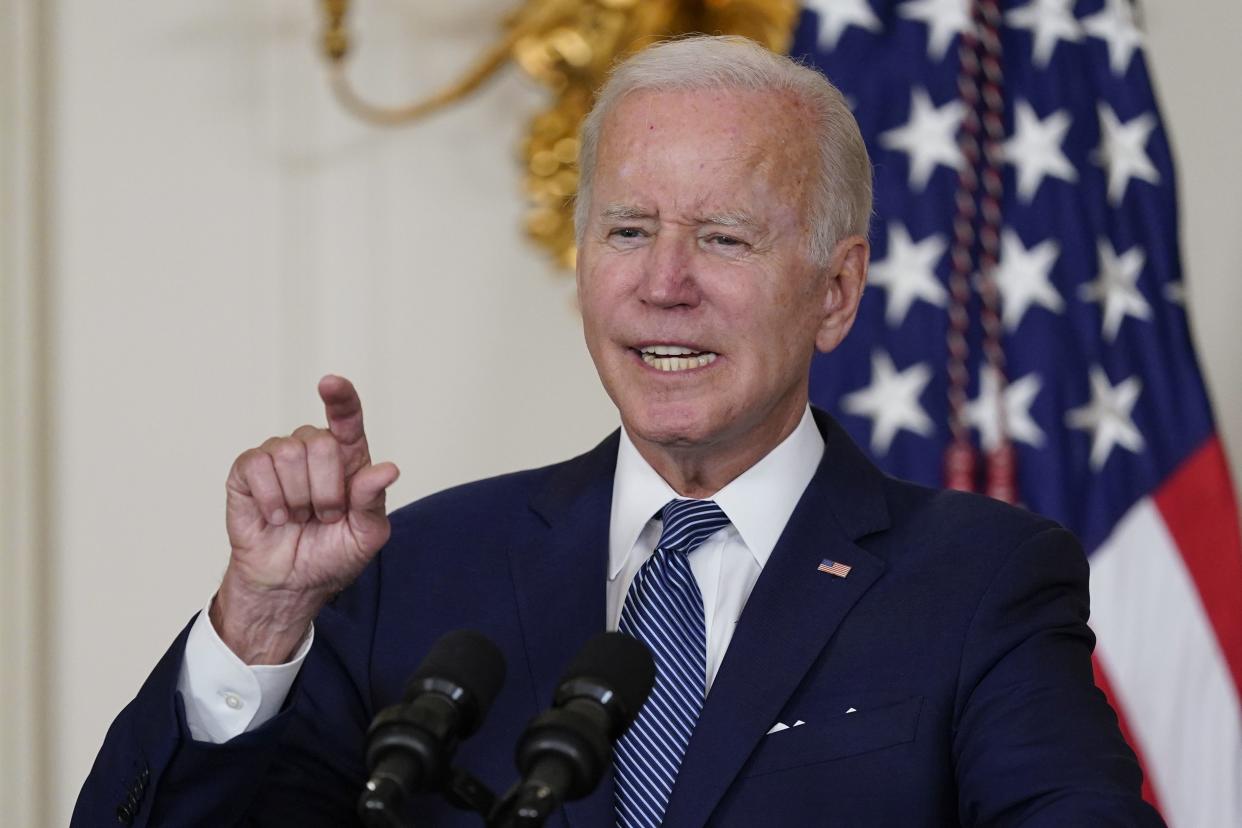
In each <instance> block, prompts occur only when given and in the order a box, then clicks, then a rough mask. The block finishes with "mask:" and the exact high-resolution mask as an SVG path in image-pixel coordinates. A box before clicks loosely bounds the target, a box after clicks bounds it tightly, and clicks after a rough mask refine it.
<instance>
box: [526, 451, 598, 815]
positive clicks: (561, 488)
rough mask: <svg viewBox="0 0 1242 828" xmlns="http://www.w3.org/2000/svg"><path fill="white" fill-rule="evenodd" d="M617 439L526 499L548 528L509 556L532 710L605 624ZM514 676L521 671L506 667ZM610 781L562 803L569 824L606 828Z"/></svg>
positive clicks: (546, 700)
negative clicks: (532, 694)
mask: <svg viewBox="0 0 1242 828" xmlns="http://www.w3.org/2000/svg"><path fill="white" fill-rule="evenodd" d="M617 444H618V437H617V434H616V433H615V432H614V433H613V434H612V435H611V436H610V437H609V438H608V439H606V440H604V442H602V443H601V444H600V445H599V446H597V447H596V448H595V449H593V450H592V451H590V452H589V453H587V454H584V455H582V456H581V457H578V458H575V459H573V460H571V461H569V462H568V463H565V464H563V465H562V466H559V467H557V468H556V469H555V470H554V471H553V472H552V474H551V476H550V478H549V480H548V483H547V485H545V486H544V487H543V488H542V489H541V490H540V491H539V492H538V493H537V494H536V495H535V496H534V497H533V498H532V500H531V508H532V510H533V511H534V512H535V513H536V514H537V515H539V517H540V518H541V519H542V520H543V522H544V523H545V525H546V532H544V533H542V534H540V533H536V534H535V535H534V536H533V537H532V538H531V539H530V540H529V541H528V542H526V541H523V542H522V543H520V544H519V545H517V546H515V547H513V548H512V549H511V550H510V571H511V572H512V576H513V585H514V590H515V593H516V598H517V606H518V615H519V618H520V621H521V625H522V638H523V640H524V642H525V645H526V656H527V661H528V665H527V666H528V667H529V669H530V675H531V677H532V680H533V686H534V689H535V698H534V699H533V702H534V705H535V707H534V709H535V710H543V709H544V708H546V707H548V706H549V705H550V704H552V696H553V693H554V692H555V690H556V682H557V680H558V679H559V678H560V676H561V673H562V672H563V671H564V669H565V668H566V667H567V666H568V665H569V663H570V661H571V660H572V659H573V657H574V656H575V655H576V654H577V653H578V650H579V649H581V647H582V645H583V644H585V643H586V641H587V640H588V639H589V638H591V636H593V635H595V634H596V633H600V632H603V631H604V627H605V625H606V624H607V604H606V589H607V584H608V522H609V515H610V512H611V508H612V484H613V476H614V472H615V469H616V460H617ZM510 669H511V670H514V671H516V670H517V669H519V665H517V664H513V665H510ZM612 798H613V793H612V775H611V774H606V775H605V779H604V781H603V782H601V784H600V785H599V787H598V788H596V789H595V791H594V793H592V794H591V795H590V796H589V797H587V798H585V799H582V800H579V801H577V802H571V803H568V804H566V806H565V812H566V816H567V817H568V818H569V820H570V822H571V824H573V825H575V826H581V827H582V828H588V827H589V826H598V825H607V824H610V823H611V822H612V821H613V819H614V817H613V806H612Z"/></svg>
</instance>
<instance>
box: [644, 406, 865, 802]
mask: <svg viewBox="0 0 1242 828" xmlns="http://www.w3.org/2000/svg"><path fill="white" fill-rule="evenodd" d="M815 414H816V420H817V424H818V425H819V426H820V430H821V431H822V432H824V438H825V443H826V447H825V452H824V459H823V461H822V462H821V464H820V467H819V469H818V470H817V471H816V474H815V477H814V478H813V479H812V480H811V483H810V485H809V486H807V489H806V491H805V492H804V493H803V496H802V498H801V500H799V502H798V506H797V508H796V509H795V510H794V513H793V515H792V516H791V517H790V520H789V523H788V525H787V526H786V527H785V531H784V533H783V534H782V535H781V539H780V541H779V542H778V543H777V545H776V548H775V549H774V550H773V551H772V555H771V557H770V558H769V560H768V562H767V564H766V566H764V569H763V573H762V574H761V575H760V576H759V580H758V582H757V583H756V584H755V588H754V590H753V592H752V593H751V595H750V598H749V600H748V601H747V603H746V608H745V610H744V611H743V613H742V617H741V619H740V621H739V623H738V627H737V630H736V632H735V633H734V635H733V640H732V641H731V642H730V644H729V650H728V652H727V653H726V655H725V659H724V662H723V664H722V665H721V667H720V671H719V672H718V674H717V676H716V680H715V682H714V683H713V685H712V689H711V692H710V693H709V694H708V697H707V700H706V702H705V704H704V706H703V712H702V715H701V716H700V717H699V722H698V725H697V726H696V728H695V731H694V735H693V737H692V738H691V741H690V745H689V748H688V749H687V752H686V757H685V759H684V761H683V762H682V765H681V769H680V771H679V772H678V776H677V783H676V785H675V786H674V788H673V794H672V798H671V800H670V801H669V807H668V811H667V812H666V814H665V824H666V825H677V826H700V825H703V824H704V823H706V821H707V819H708V817H709V816H710V815H711V812H712V810H713V809H715V807H716V805H717V804H718V803H719V802H720V800H721V798H722V797H723V796H724V793H725V791H726V789H727V788H728V786H729V785H730V784H731V783H732V782H733V779H734V778H735V777H736V775H737V773H738V771H739V770H740V769H741V767H742V765H743V764H744V763H745V761H746V758H747V757H748V756H749V755H750V753H751V752H752V751H753V750H754V749H755V747H756V746H757V744H758V743H759V740H760V739H762V738H763V736H764V735H765V734H766V733H767V731H768V729H769V728H770V727H771V726H772V723H773V722H774V721H776V717H777V715H778V714H779V712H780V710H781V708H782V707H784V705H785V703H786V701H787V700H788V699H789V697H790V695H792V693H793V692H794V690H795V689H797V687H798V685H799V684H800V683H801V681H802V678H803V677H804V676H805V675H806V672H807V670H808V669H810V667H811V665H812V664H813V663H814V661H815V659H816V658H817V657H818V656H819V654H820V652H821V651H822V650H823V648H824V646H825V645H826V644H827V642H828V641H829V639H831V638H832V636H833V634H834V633H835V632H836V629H837V627H838V625H840V623H841V621H842V620H843V619H844V618H845V616H846V614H847V613H848V612H849V610H850V608H851V607H853V606H854V604H855V603H856V602H857V601H858V599H859V598H860V597H862V595H863V593H865V592H866V591H867V589H868V588H870V586H871V585H872V584H873V583H874V582H875V581H876V579H877V578H879V577H880V575H881V572H882V571H883V568H884V564H883V561H881V560H880V559H879V558H876V557H875V556H873V555H871V554H870V553H868V552H866V551H865V550H863V549H862V548H861V547H859V546H858V545H857V544H855V543H854V540H855V539H856V538H858V537H861V536H862V535H865V534H869V533H870V532H874V531H878V530H880V529H883V528H885V527H887V525H888V513H887V508H886V506H885V503H884V498H883V492H882V489H881V486H882V480H881V477H880V474H879V472H878V470H876V469H875V467H874V466H872V465H871V463H870V462H869V461H867V460H866V459H865V458H864V457H863V456H862V454H861V452H859V451H858V449H857V448H856V447H855V446H854V445H853V443H852V442H850V440H849V438H848V437H846V435H845V434H844V432H843V431H841V429H840V427H839V426H837V425H836V424H835V423H833V422H832V421H831V419H830V418H828V417H827V415H825V414H823V413H822V412H819V411H816V412H815ZM824 558H829V559H831V560H834V561H839V562H841V563H844V564H848V565H849V566H850V567H851V570H850V572H849V575H848V577H845V578H839V577H835V576H832V575H828V574H825V573H821V572H819V571H818V570H817V567H818V566H819V563H820V562H821V561H822V560H823V559H824Z"/></svg>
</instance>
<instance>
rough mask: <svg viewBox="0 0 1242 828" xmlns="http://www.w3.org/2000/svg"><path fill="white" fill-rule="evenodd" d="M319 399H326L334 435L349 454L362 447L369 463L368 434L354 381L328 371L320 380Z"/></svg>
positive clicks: (330, 426) (326, 411)
mask: <svg viewBox="0 0 1242 828" xmlns="http://www.w3.org/2000/svg"><path fill="white" fill-rule="evenodd" d="M319 398H320V399H321V400H323V408H324V413H325V414H326V415H327V418H328V430H329V431H331V432H332V436H333V437H335V438H336V439H337V440H338V441H339V442H340V443H341V447H342V448H344V449H345V450H346V452H347V453H353V452H356V451H358V450H359V449H360V450H361V452H362V454H363V455H368V456H366V457H365V460H364V465H365V463H368V462H370V457H369V454H368V451H367V435H366V432H365V431H364V430H363V428H362V400H360V399H358V392H357V391H356V390H354V384H353V383H352V382H350V381H349V380H347V379H345V378H344V377H338V376H336V375H335V374H328V375H327V376H326V377H324V378H323V379H321V380H320V381H319Z"/></svg>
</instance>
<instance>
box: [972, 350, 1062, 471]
mask: <svg viewBox="0 0 1242 828" xmlns="http://www.w3.org/2000/svg"><path fill="white" fill-rule="evenodd" d="M1042 387H1043V381H1042V380H1040V378H1039V375H1038V374H1034V373H1031V374H1027V375H1026V376H1024V377H1023V378H1022V379H1020V380H1014V381H1012V382H1010V383H1009V384H1008V385H1006V386H1005V394H1004V398H1005V432H1006V433H1007V434H1008V435H1009V439H1010V440H1014V441H1016V442H1019V443H1026V444H1027V445H1028V446H1031V447H1033V448H1040V447H1041V446H1043V444H1044V432H1043V430H1042V429H1040V427H1039V426H1038V425H1036V423H1035V420H1033V419H1032V418H1031V404H1032V403H1034V402H1035V397H1037V396H1038V395H1039V390H1040V388H1042ZM1000 397H1001V393H1000V375H999V373H998V372H997V370H996V369H995V368H993V367H992V366H990V365H988V366H985V367H984V368H983V370H982V372H981V373H980V375H979V396H977V397H975V398H974V399H973V400H971V401H970V402H969V403H967V404H966V421H967V422H968V423H970V424H971V425H972V426H974V427H975V429H977V430H978V432H979V442H980V443H982V444H983V448H984V450H985V451H991V450H992V449H994V448H996V447H997V446H999V445H1000Z"/></svg>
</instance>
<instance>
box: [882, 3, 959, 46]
mask: <svg viewBox="0 0 1242 828" xmlns="http://www.w3.org/2000/svg"><path fill="white" fill-rule="evenodd" d="M897 14H898V15H900V16H901V17H904V18H906V19H908V20H917V21H919V22H921V23H925V24H927V55H928V57H931V58H934V59H936V60H941V59H943V58H944V56H945V53H946V52H947V51H949V45H950V44H951V43H953V38H955V37H957V36H958V35H959V34H961V33H962V32H966V31H969V30H970V29H971V27H972V25H973V24H972V23H971V20H970V0H909V2H907V3H903V4H902V5H900V6H898V7H897Z"/></svg>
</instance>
